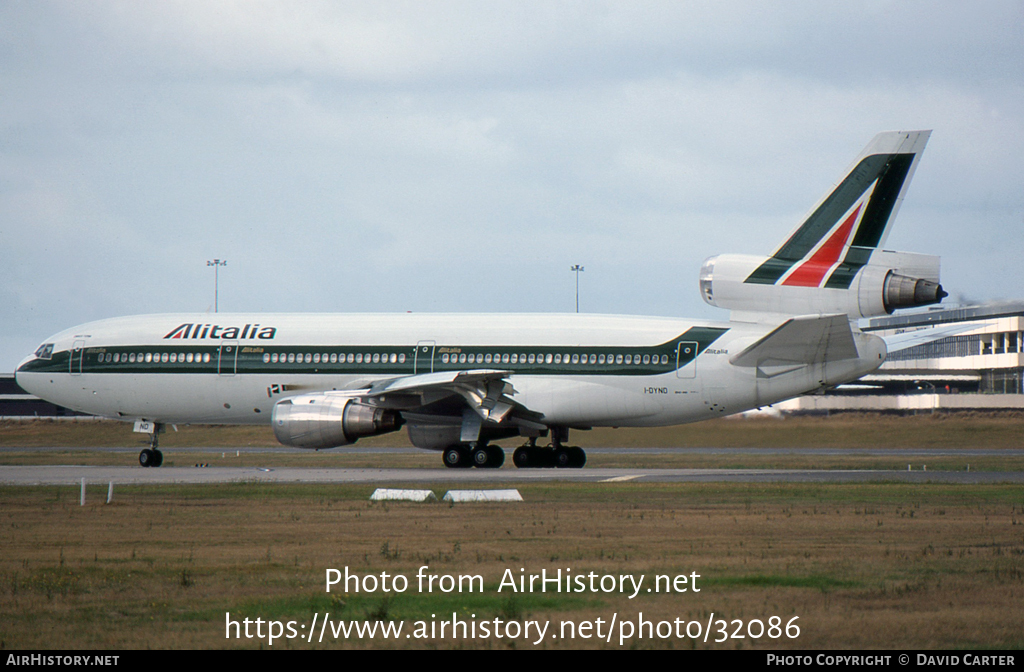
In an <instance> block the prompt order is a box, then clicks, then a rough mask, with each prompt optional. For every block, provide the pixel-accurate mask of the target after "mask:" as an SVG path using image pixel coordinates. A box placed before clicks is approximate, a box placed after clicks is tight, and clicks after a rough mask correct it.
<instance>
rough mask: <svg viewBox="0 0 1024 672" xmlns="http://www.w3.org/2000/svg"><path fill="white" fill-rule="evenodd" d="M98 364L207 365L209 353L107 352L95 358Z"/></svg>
mask: <svg viewBox="0 0 1024 672" xmlns="http://www.w3.org/2000/svg"><path fill="white" fill-rule="evenodd" d="M96 361H97V363H99V364H135V363H136V362H138V363H142V362H145V363H146V364H149V363H155V364H168V363H169V364H175V363H177V362H184V363H187V364H192V363H196V364H209V362H210V353H208V352H202V353H200V352H195V353H193V352H140V353H138V354H136V353H134V352H107V353H102V352H101V353H100V354H99V355H97V356H96Z"/></svg>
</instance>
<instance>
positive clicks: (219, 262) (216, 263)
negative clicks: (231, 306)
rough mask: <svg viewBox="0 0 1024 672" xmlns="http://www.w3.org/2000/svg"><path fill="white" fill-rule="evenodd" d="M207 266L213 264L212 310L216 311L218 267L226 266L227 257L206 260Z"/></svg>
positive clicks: (217, 306) (218, 282)
mask: <svg viewBox="0 0 1024 672" xmlns="http://www.w3.org/2000/svg"><path fill="white" fill-rule="evenodd" d="M206 265H207V266H213V312H215V313H216V312H218V308H219V307H220V306H219V305H218V301H219V298H220V297H219V295H220V267H221V266H227V265H228V260H227V259H214V260H213V261H207V262H206Z"/></svg>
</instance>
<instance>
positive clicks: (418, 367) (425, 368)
mask: <svg viewBox="0 0 1024 672" xmlns="http://www.w3.org/2000/svg"><path fill="white" fill-rule="evenodd" d="M436 345H437V344H436V343H435V342H434V341H420V342H419V343H417V344H416V354H414V355H413V373H433V372H434V347H435V346H436Z"/></svg>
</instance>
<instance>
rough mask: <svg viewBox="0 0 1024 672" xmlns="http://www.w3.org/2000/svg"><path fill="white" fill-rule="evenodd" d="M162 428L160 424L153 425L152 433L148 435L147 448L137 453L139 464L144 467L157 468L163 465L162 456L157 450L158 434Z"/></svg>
mask: <svg viewBox="0 0 1024 672" xmlns="http://www.w3.org/2000/svg"><path fill="white" fill-rule="evenodd" d="M163 428H164V426H163V425H162V424H160V423H154V424H153V431H152V432H150V434H149V448H146V449H145V450H143V451H142V452H141V453H139V464H141V465H142V466H144V467H159V466H160V465H161V464H163V463H164V454H163V453H161V452H160V450H159V449H158V448H157V446H158V445H159V438H158V436H159V435H160V432H161V431H163Z"/></svg>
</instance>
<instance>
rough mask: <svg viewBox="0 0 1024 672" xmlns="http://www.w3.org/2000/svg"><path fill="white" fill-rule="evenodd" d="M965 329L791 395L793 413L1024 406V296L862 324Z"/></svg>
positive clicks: (881, 328) (879, 328) (877, 328)
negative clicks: (859, 373)
mask: <svg viewBox="0 0 1024 672" xmlns="http://www.w3.org/2000/svg"><path fill="white" fill-rule="evenodd" d="M953 324H959V325H962V326H963V327H965V330H964V331H962V332H960V333H958V334H956V335H951V336H947V337H945V338H942V339H939V340H937V341H933V342H931V343H927V344H925V345H919V346H915V347H912V348H907V349H906V350H900V351H897V352H892V353H890V354H889V356H888V357H887V358H886V360H885V363H884V364H882V366H881V368H879V369H878V370H877V371H875V372H874V373H873V374H870V375H868V376H865V377H864V378H862V379H860V380H859V381H857V382H856V383H855V384H850V385H840V386H839V387H838V388H836V389H833V390H829V391H827V392H826V393H825V394H812V395H806V396H803V397H798V398H797V399H791V400H789V401H786V402H782V403H780V404H775V408H777V409H778V410H780V411H783V412H791V413H815V412H818V413H821V412H831V411H886V412H904V413H907V412H910V413H914V412H921V411H924V412H929V411H935V410H943V411H947V410H948V411H953V410H977V411H995V410H1024V374H1022V372H1024V302H1022V301H1015V302H1008V303H997V304H986V305H983V306H969V307H959V308H938V307H935V308H933V309H931V310H926V311H920V312H915V313H909V314H904V315H894V316H891V317H879V318H874V319H871V320H869V321H868V322H867V323H866V324H863V325H861V328H862V329H863V330H864V331H866V332H869V333H875V334H877V335H879V336H887V335H891V334H899V333H903V332H907V331H914V330H918V329H927V328H930V327H935V326H940V325H953Z"/></svg>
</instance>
